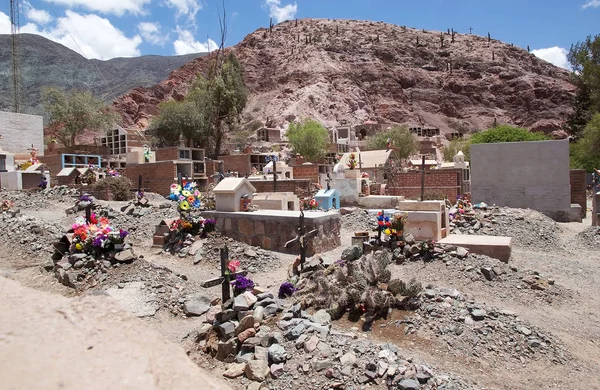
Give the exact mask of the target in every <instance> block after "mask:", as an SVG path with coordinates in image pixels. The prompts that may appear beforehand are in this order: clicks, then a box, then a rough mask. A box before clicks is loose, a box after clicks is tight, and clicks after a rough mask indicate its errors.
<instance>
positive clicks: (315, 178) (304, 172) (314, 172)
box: [292, 164, 319, 183]
mask: <svg viewBox="0 0 600 390" xmlns="http://www.w3.org/2000/svg"><path fill="white" fill-rule="evenodd" d="M292 169H293V172H294V179H298V180H310V181H311V182H312V183H318V182H319V166H318V165H316V164H315V165H297V166H294V167H293V168H292Z"/></svg>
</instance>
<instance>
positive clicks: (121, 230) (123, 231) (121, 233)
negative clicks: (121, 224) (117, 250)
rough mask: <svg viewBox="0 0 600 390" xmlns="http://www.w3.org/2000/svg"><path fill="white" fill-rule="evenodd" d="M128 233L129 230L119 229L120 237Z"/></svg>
mask: <svg viewBox="0 0 600 390" xmlns="http://www.w3.org/2000/svg"><path fill="white" fill-rule="evenodd" d="M128 235H129V232H128V231H127V230H123V229H119V237H121V238H125V237H127V236H128Z"/></svg>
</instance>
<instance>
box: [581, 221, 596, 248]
mask: <svg viewBox="0 0 600 390" xmlns="http://www.w3.org/2000/svg"><path fill="white" fill-rule="evenodd" d="M577 240H578V241H579V242H581V243H583V244H584V245H585V246H587V247H589V248H590V249H592V248H593V249H598V248H600V226H590V227H587V228H586V229H584V230H583V231H581V232H579V234H577Z"/></svg>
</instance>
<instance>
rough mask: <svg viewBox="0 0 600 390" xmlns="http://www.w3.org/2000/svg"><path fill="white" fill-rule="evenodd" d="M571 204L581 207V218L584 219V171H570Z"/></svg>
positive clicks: (585, 200)
mask: <svg viewBox="0 0 600 390" xmlns="http://www.w3.org/2000/svg"><path fill="white" fill-rule="evenodd" d="M569 177H570V183H571V203H576V204H578V205H580V206H581V214H582V215H581V216H582V217H583V218H585V215H586V213H587V193H586V182H585V169H571V171H570V175H569Z"/></svg>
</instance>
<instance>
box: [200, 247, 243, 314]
mask: <svg viewBox="0 0 600 390" xmlns="http://www.w3.org/2000/svg"><path fill="white" fill-rule="evenodd" d="M228 264H229V249H227V246H224V247H223V248H221V276H217V277H216V278H212V279H209V280H206V281H204V282H202V284H201V286H202V287H204V288H209V287H215V286H218V285H219V284H220V285H221V298H222V302H223V303H225V302H227V301H228V300H229V299H231V285H230V284H229V282H231V280H232V278H233V277H235V276H237V275H242V276H246V275H247V274H248V271H238V272H234V273H232V272H229V269H228V268H227V265H228Z"/></svg>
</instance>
